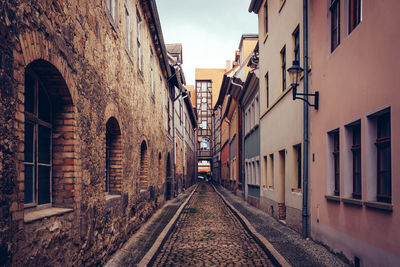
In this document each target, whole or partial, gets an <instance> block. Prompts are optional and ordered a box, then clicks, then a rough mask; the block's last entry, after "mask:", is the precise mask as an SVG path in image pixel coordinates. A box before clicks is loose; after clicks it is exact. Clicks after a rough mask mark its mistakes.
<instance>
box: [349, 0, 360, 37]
mask: <svg viewBox="0 0 400 267" xmlns="http://www.w3.org/2000/svg"><path fill="white" fill-rule="evenodd" d="M360 22H361V0H349V33H351V32H352V31H353V30H354V29H355V28H356V27H357V25H358V24H360Z"/></svg>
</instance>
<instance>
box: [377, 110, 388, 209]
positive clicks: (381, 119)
mask: <svg viewBox="0 0 400 267" xmlns="http://www.w3.org/2000/svg"><path fill="white" fill-rule="evenodd" d="M390 120H391V116H390V112H386V113H384V114H381V115H379V116H377V118H376V121H377V138H376V142H375V145H376V148H377V194H376V199H377V201H378V202H386V203H391V202H392V181H391V180H392V164H391V160H392V155H391V152H392V151H391V121H390ZM384 123H387V124H388V125H386V126H388V129H387V130H388V132H387V133H386V135H383V134H385V133H382V130H383V129H382V127H383V126H382V124H384ZM387 148H388V150H389V153H388V155H389V158H388V159H386V160H387V162H388V163H389V169H388V170H386V169H383V166H382V165H383V163H382V161H383V160H384V158H383V157H384V155H383V153H384V149H387ZM385 172H389V180H388V181H386V183H388V184H387V185H383V183H384V182H385V181H384V180H383V175H384V173H385ZM384 187H387V188H388V190H389V192H388V194H385V193H384V192H383V188H384Z"/></svg>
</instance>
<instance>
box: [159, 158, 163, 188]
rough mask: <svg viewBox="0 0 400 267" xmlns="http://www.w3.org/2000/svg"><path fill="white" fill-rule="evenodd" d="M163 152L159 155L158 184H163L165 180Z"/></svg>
mask: <svg viewBox="0 0 400 267" xmlns="http://www.w3.org/2000/svg"><path fill="white" fill-rule="evenodd" d="M161 159H162V156H161V152H159V153H158V182H159V184H160V183H162V181H163V178H162V163H161Z"/></svg>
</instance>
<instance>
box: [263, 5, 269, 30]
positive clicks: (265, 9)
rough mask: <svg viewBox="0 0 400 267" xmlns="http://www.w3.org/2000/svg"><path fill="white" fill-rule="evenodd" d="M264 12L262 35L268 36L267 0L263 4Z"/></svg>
mask: <svg viewBox="0 0 400 267" xmlns="http://www.w3.org/2000/svg"><path fill="white" fill-rule="evenodd" d="M264 12H265V16H264V27H265V28H264V33H265V35H267V34H268V0H265V4H264Z"/></svg>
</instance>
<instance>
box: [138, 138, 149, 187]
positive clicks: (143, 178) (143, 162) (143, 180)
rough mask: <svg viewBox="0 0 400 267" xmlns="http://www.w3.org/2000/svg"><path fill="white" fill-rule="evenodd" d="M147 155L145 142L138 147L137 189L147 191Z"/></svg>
mask: <svg viewBox="0 0 400 267" xmlns="http://www.w3.org/2000/svg"><path fill="white" fill-rule="evenodd" d="M148 174H149V155H148V151H147V144H146V141H143V142H142V144H141V145H140V172H139V187H140V190H141V191H142V190H147V188H148V186H149V180H148Z"/></svg>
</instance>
